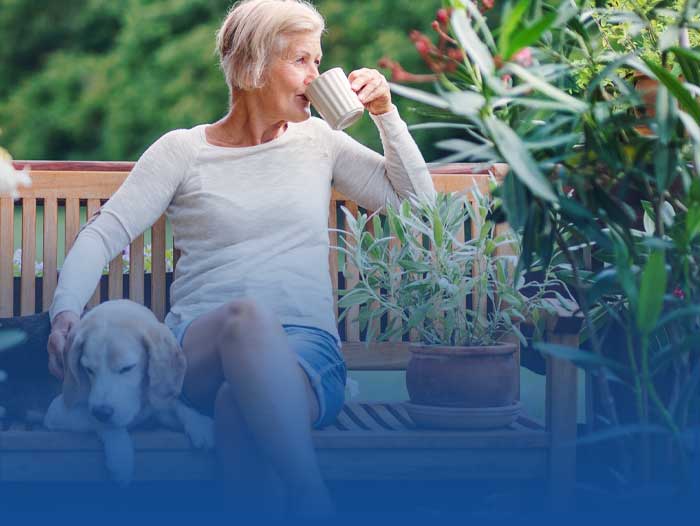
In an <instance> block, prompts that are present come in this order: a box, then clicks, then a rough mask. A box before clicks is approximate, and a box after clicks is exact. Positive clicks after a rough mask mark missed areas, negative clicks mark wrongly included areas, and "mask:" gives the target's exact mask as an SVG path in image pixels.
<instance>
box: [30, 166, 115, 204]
mask: <svg viewBox="0 0 700 526" xmlns="http://www.w3.org/2000/svg"><path fill="white" fill-rule="evenodd" d="M31 175H32V185H31V186H29V187H26V188H20V189H19V196H20V197H36V198H42V197H46V196H47V195H54V196H56V197H58V198H59V199H109V198H110V197H111V196H112V194H114V192H116V191H117V188H119V187H120V186H121V184H122V183H123V182H124V180H125V179H126V177H127V175H128V172H101V171H95V172H63V171H32V174H31Z"/></svg>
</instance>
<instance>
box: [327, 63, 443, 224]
mask: <svg viewBox="0 0 700 526" xmlns="http://www.w3.org/2000/svg"><path fill="white" fill-rule="evenodd" d="M348 80H349V81H350V84H351V87H352V89H353V90H354V91H355V92H356V93H357V96H358V98H359V99H360V101H361V102H362V104H363V105H364V106H365V108H366V109H367V110H368V111H369V113H370V116H371V117H372V120H373V121H374V123H375V124H376V125H377V128H378V129H379V135H380V137H381V140H382V146H383V147H384V157H382V156H381V155H379V154H377V153H375V152H373V151H371V150H370V149H369V148H366V147H364V146H362V145H360V144H359V143H357V142H356V141H354V140H352V139H351V138H350V137H349V136H347V135H346V134H344V133H342V132H339V133H337V134H335V139H336V145H335V146H336V148H335V152H336V156H335V166H334V171H333V181H334V184H335V186H336V188H337V189H338V190H339V191H340V192H342V193H343V194H344V195H346V196H347V197H349V198H351V199H354V200H355V201H357V202H358V203H359V204H360V205H361V206H363V207H365V208H368V209H370V210H378V209H380V208H382V207H383V206H385V205H386V203H392V204H393V205H394V206H397V205H398V204H399V201H400V200H401V199H402V198H407V197H409V196H410V195H413V196H416V197H418V198H420V199H425V198H433V197H434V195H435V188H434V186H433V181H432V179H431V177H430V173H429V172H428V167H427V166H426V165H425V161H424V160H423V156H422V155H421V153H420V150H418V146H417V145H416V143H415V141H414V140H413V137H411V134H410V133H408V127H407V126H406V123H404V122H403V121H402V120H401V117H399V112H398V110H397V109H396V106H394V105H393V104H392V103H391V92H390V90H389V85H388V83H387V81H386V79H385V78H384V76H383V75H382V74H381V73H379V72H378V71H377V70H373V69H367V68H363V69H359V70H356V71H353V72H352V73H350V75H348Z"/></svg>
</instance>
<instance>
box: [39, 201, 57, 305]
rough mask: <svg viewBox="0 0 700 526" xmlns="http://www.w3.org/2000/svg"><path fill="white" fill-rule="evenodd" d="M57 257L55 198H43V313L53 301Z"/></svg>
mask: <svg viewBox="0 0 700 526" xmlns="http://www.w3.org/2000/svg"><path fill="white" fill-rule="evenodd" d="M57 257H58V203H57V202H56V197H55V196H48V197H45V198H44V277H43V279H42V291H41V295H42V303H43V308H44V310H45V311H47V310H49V306H50V305H51V302H52V301H53V293H54V291H55V290H56V278H57V274H56V261H57Z"/></svg>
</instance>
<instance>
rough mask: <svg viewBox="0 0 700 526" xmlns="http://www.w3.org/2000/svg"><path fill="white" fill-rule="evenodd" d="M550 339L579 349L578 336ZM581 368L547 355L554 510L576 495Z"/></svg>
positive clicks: (570, 335) (558, 336) (566, 504)
mask: <svg viewBox="0 0 700 526" xmlns="http://www.w3.org/2000/svg"><path fill="white" fill-rule="evenodd" d="M549 341H550V342H551V343H554V344H558V345H563V346H566V347H572V348H578V345H579V342H578V335H575V334H574V335H572V334H550V335H549ZM577 395H578V371H577V369H576V366H575V365H574V364H573V363H572V362H570V361H568V360H562V359H559V358H553V357H551V356H550V357H548V358H547V384H546V416H547V430H548V431H549V432H550V433H551V439H552V447H551V449H550V453H549V455H550V461H549V466H550V472H549V480H550V495H551V498H552V506H553V507H554V508H555V509H560V510H566V509H569V505H570V503H571V500H572V498H573V490H574V485H575V483H576V422H577V418H576V417H577V403H576V400H577Z"/></svg>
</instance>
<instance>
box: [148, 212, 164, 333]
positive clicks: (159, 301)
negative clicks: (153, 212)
mask: <svg viewBox="0 0 700 526" xmlns="http://www.w3.org/2000/svg"><path fill="white" fill-rule="evenodd" d="M151 273H152V274H151V310H152V311H153V313H154V314H155V315H156V318H158V319H159V320H160V321H163V319H164V318H165V216H161V217H160V218H159V219H158V220H157V221H156V222H155V224H154V225H153V228H152V229H151Z"/></svg>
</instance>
